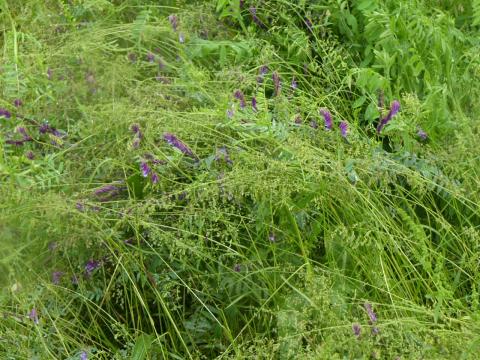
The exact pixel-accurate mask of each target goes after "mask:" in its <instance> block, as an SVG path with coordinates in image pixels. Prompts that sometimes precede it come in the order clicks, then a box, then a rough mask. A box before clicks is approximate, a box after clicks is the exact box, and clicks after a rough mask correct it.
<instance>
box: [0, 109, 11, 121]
mask: <svg viewBox="0 0 480 360" xmlns="http://www.w3.org/2000/svg"><path fill="white" fill-rule="evenodd" d="M2 116H3V117H4V118H5V119H10V118H11V117H12V114H11V113H10V111H8V110H7V109H3V108H0V117H2Z"/></svg>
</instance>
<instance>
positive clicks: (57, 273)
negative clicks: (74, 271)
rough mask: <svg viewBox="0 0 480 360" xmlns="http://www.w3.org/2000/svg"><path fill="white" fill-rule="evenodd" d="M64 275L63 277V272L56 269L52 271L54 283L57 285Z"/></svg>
mask: <svg viewBox="0 0 480 360" xmlns="http://www.w3.org/2000/svg"><path fill="white" fill-rule="evenodd" d="M62 277H63V272H61V271H54V272H53V273H52V283H54V284H55V285H58V284H60V280H62Z"/></svg>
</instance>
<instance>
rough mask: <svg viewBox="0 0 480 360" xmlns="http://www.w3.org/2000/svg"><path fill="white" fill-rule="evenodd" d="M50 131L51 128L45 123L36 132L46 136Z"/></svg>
mask: <svg viewBox="0 0 480 360" xmlns="http://www.w3.org/2000/svg"><path fill="white" fill-rule="evenodd" d="M51 129H52V128H51V127H50V125H48V124H47V123H43V124H42V125H40V126H39V127H38V131H39V132H40V134H46V133H47V132H50V131H51Z"/></svg>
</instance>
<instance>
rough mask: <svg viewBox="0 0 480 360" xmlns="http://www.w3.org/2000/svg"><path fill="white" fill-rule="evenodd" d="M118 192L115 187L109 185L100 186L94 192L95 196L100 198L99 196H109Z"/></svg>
mask: <svg viewBox="0 0 480 360" xmlns="http://www.w3.org/2000/svg"><path fill="white" fill-rule="evenodd" d="M119 191H120V189H119V188H118V187H117V186H116V185H113V184H109V185H105V186H102V187H101V188H100V189H97V190H95V195H96V196H101V195H104V194H110V195H111V194H113V193H117V192H119Z"/></svg>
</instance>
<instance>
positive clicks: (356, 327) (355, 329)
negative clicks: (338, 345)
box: [352, 324, 362, 338]
mask: <svg viewBox="0 0 480 360" xmlns="http://www.w3.org/2000/svg"><path fill="white" fill-rule="evenodd" d="M352 331H353V334H354V335H355V336H356V337H357V338H358V337H360V332H361V331H362V328H361V327H360V324H353V325H352Z"/></svg>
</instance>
